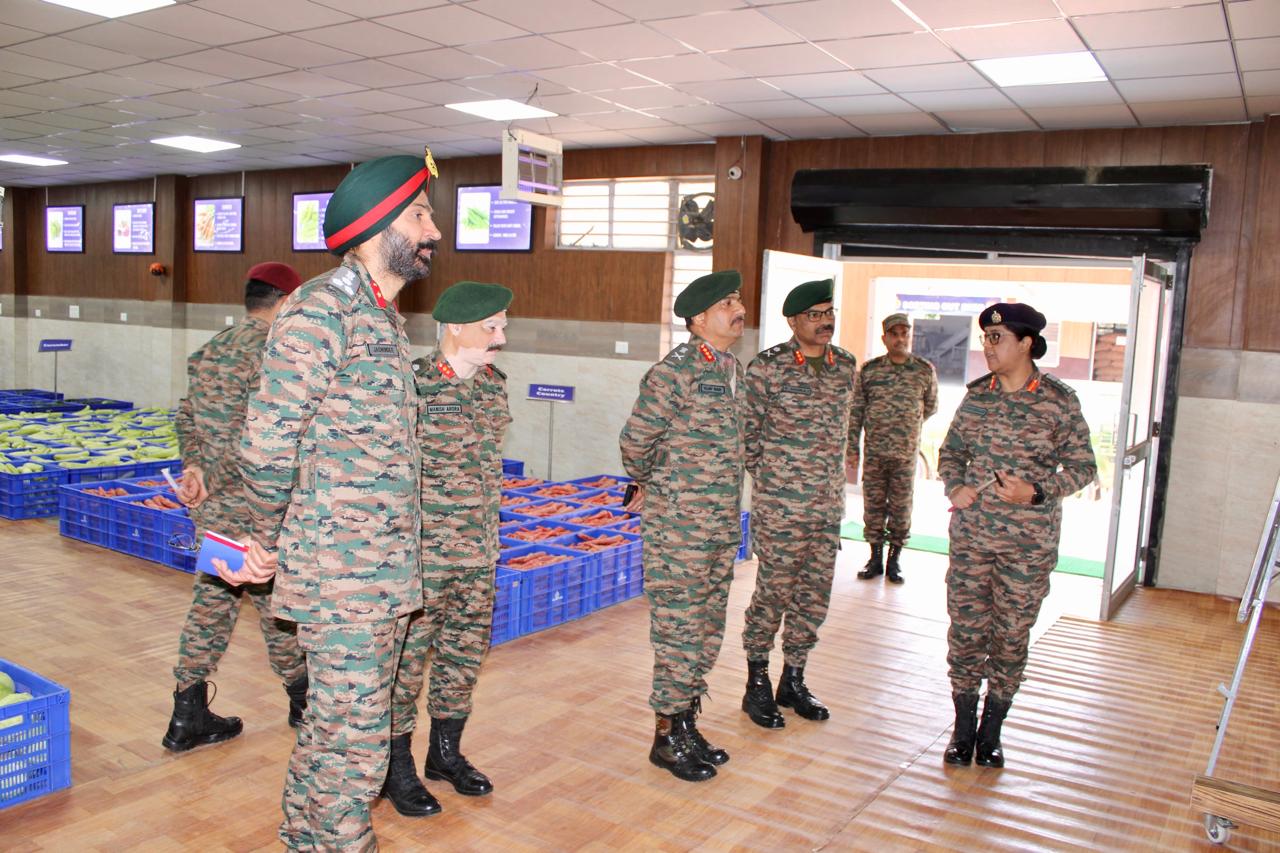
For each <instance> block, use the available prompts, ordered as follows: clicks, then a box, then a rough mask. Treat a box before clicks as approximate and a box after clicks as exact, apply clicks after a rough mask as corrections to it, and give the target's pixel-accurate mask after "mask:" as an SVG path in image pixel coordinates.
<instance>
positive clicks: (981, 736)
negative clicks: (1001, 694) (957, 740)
mask: <svg viewBox="0 0 1280 853" xmlns="http://www.w3.org/2000/svg"><path fill="white" fill-rule="evenodd" d="M1012 704H1013V701H1012V700H1010V699H1000V698H997V697H995V696H992V695H991V694H990V693H988V694H987V701H986V702H984V703H983V705H982V724H981V725H980V726H978V755H977V758H976V759H975V760H976V761H977V762H978V764H980V765H982V766H983V767H1004V749H1003V748H1002V747H1001V746H1000V726H1001V725H1003V724H1004V718H1005V715H1007V714H1008V713H1009V706H1010V705H1012Z"/></svg>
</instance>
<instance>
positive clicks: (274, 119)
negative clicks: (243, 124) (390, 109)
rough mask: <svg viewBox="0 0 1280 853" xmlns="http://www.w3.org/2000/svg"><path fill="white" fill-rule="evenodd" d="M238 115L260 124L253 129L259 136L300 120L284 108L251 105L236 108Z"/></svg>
mask: <svg viewBox="0 0 1280 853" xmlns="http://www.w3.org/2000/svg"><path fill="white" fill-rule="evenodd" d="M246 85H247V84H246ZM236 115H238V116H241V117H242V118H245V119H247V120H248V121H251V122H253V123H254V124H256V125H259V127H258V128H256V129H255V130H254V131H253V132H254V133H256V134H258V135H259V136H262V135H263V134H262V131H263V130H266V129H267V128H271V129H272V130H274V129H275V128H276V127H277V126H279V125H282V124H289V123H290V122H295V121H297V120H298V117H297V116H296V115H293V114H292V113H287V112H285V111H284V110H273V109H271V108H269V107H249V108H247V109H241V110H236ZM365 118H377V116H366V117H365ZM269 138H273V137H269Z"/></svg>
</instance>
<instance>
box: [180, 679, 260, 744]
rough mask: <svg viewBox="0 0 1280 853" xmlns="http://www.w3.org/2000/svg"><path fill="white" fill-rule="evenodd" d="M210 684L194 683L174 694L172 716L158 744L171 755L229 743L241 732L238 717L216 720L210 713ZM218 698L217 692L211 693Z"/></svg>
mask: <svg viewBox="0 0 1280 853" xmlns="http://www.w3.org/2000/svg"><path fill="white" fill-rule="evenodd" d="M208 689H209V682H207V681H197V682H196V683H195V684H193V685H191V686H190V687H188V688H187V689H186V690H175V691H173V716H172V717H170V718H169V730H168V731H167V732H165V733H164V738H163V739H162V740H161V741H160V743H161V744H162V745H163V746H164V748H165V749H167V750H170V751H171V752H186V751H187V750H188V749H191V748H192V747H195V746H204V745H205V744H209V743H221V742H222V741H224V740H231V739H232V738H233V737H235V736H236V735H238V734H240V732H242V731H244V723H242V722H240V718H239V717H219V716H218V715H217V714H215V713H213V712H212V711H210V710H209V701H210V700H209V692H208ZM214 695H215V696H216V695H217V690H215V691H214Z"/></svg>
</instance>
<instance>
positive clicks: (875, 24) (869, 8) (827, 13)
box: [762, 0, 924, 41]
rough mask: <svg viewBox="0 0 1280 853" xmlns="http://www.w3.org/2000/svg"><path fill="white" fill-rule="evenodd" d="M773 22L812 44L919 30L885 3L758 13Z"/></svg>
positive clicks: (869, 0)
mask: <svg viewBox="0 0 1280 853" xmlns="http://www.w3.org/2000/svg"><path fill="white" fill-rule="evenodd" d="M762 11H763V12H764V14H766V15H768V16H769V17H770V18H772V19H773V20H775V21H777V22H778V23H780V24H782V25H783V26H786V27H790V28H791V29H792V30H795V31H796V32H797V33H799V34H800V35H802V36H804V37H805V38H807V39H810V40H812V41H817V40H818V39H843V38H860V37H862V36H879V35H889V34H893V33H914V32H918V31H920V30H922V29H924V28H923V27H921V26H920V25H919V24H918V23H916V22H915V21H914V20H912V19H911V17H910V16H909V15H907V14H905V13H904V12H903V11H902V10H901V9H899V8H898V7H897V6H895V5H894V4H893V3H891V2H889V0H858V2H856V3H851V2H849V0H808V2H804V3H788V4H786V5H780V6H769V7H768V8H766V9H763V10H762Z"/></svg>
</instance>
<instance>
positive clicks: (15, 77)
mask: <svg viewBox="0 0 1280 853" xmlns="http://www.w3.org/2000/svg"><path fill="white" fill-rule="evenodd" d="M39 82H40V78H39V77H28V76H26V75H25V74H13V73H11V72H9V71H0V89H9V88H12V87H14V86H26V85H28V84H30V83H39Z"/></svg>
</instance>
